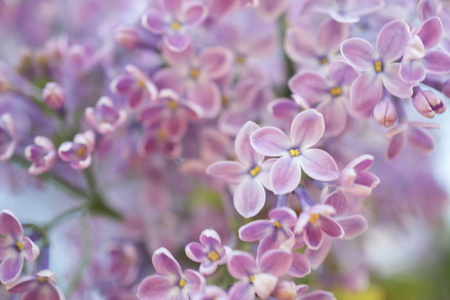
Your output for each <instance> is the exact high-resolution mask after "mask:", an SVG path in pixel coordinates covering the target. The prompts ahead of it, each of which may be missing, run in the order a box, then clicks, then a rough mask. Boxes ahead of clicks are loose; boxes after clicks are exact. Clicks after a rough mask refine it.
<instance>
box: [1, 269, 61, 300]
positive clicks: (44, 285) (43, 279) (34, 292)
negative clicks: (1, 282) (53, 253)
mask: <svg viewBox="0 0 450 300" xmlns="http://www.w3.org/2000/svg"><path fill="white" fill-rule="evenodd" d="M56 284H57V279H56V275H55V274H54V273H53V272H52V271H50V270H42V271H39V272H37V273H36V275H28V276H24V277H21V278H19V279H18V280H17V281H16V282H14V283H13V284H11V285H9V286H8V287H7V289H8V292H10V293H12V294H24V295H23V296H22V298H21V299H22V300H44V299H45V300H65V299H66V298H65V297H64V294H63V293H62V292H61V290H60V289H59V288H58V287H57V286H56Z"/></svg>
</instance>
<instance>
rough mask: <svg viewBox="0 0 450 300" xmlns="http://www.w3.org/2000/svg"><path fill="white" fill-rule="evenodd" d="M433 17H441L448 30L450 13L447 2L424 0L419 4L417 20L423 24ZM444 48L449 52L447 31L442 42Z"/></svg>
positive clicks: (449, 39) (449, 42)
mask: <svg viewBox="0 0 450 300" xmlns="http://www.w3.org/2000/svg"><path fill="white" fill-rule="evenodd" d="M432 17H439V19H440V20H441V21H442V23H443V25H444V28H448V26H449V24H450V13H449V6H448V3H447V2H444V1H439V0H422V1H420V2H419V4H417V18H418V19H419V21H420V22H421V23H424V22H426V21H427V20H428V19H430V18H432ZM441 46H442V48H443V49H444V50H445V51H447V52H449V50H450V35H449V33H448V30H445V32H444V34H443V38H442V41H441Z"/></svg>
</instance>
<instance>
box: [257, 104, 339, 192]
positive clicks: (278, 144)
mask: <svg viewBox="0 0 450 300" xmlns="http://www.w3.org/2000/svg"><path fill="white" fill-rule="evenodd" d="M324 131H325V122H324V120H323V116H322V114H320V113H318V112H317V111H316V110H314V109H309V110H305V111H303V112H301V113H299V114H298V115H297V116H296V117H295V118H294V120H293V121H292V124H291V130H290V138H288V137H287V136H286V134H285V133H284V132H282V131H281V130H280V129H278V128H275V127H264V128H261V129H259V130H258V131H256V132H255V133H253V134H252V135H251V137H250V141H251V144H252V146H253V148H254V149H255V150H256V151H257V152H259V153H261V154H263V155H266V156H275V157H280V156H281V157H280V158H278V159H277V160H276V162H275V163H274V164H273V167H272V171H271V172H270V183H271V187H272V189H273V192H274V193H275V194H286V193H289V192H292V191H293V190H294V189H295V188H296V187H297V186H298V185H299V183H300V179H301V171H302V169H303V170H304V171H305V173H306V174H307V175H308V176H310V177H312V178H314V179H316V180H321V181H330V180H335V179H337V178H338V177H339V175H338V169H337V165H336V162H335V161H334V159H333V158H332V157H331V156H330V155H329V154H328V153H327V152H325V151H323V150H320V149H316V148H311V147H312V146H314V145H315V144H316V143H317V142H318V141H319V140H320V138H321V137H322V135H323V133H324Z"/></svg>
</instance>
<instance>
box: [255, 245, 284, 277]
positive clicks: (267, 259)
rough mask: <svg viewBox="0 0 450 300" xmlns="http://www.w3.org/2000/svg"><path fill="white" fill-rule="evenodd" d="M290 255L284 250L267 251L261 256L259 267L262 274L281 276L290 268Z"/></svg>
mask: <svg viewBox="0 0 450 300" xmlns="http://www.w3.org/2000/svg"><path fill="white" fill-rule="evenodd" d="M291 264H292V254H291V253H290V252H288V251H285V250H278V249H273V250H269V251H267V252H266V253H264V254H263V255H262V256H261V259H260V262H259V266H260V267H261V270H262V271H263V272H264V273H269V274H272V275H274V276H276V277H281V276H283V275H284V274H285V273H286V272H287V271H288V270H289V268H290V267H291Z"/></svg>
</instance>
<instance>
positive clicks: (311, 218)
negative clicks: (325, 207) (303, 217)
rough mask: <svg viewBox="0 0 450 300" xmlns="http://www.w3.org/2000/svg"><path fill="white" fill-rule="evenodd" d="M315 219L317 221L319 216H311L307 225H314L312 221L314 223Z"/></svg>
mask: <svg viewBox="0 0 450 300" xmlns="http://www.w3.org/2000/svg"><path fill="white" fill-rule="evenodd" d="M317 219H319V214H311V217H310V218H309V223H314V221H316V220H317Z"/></svg>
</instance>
